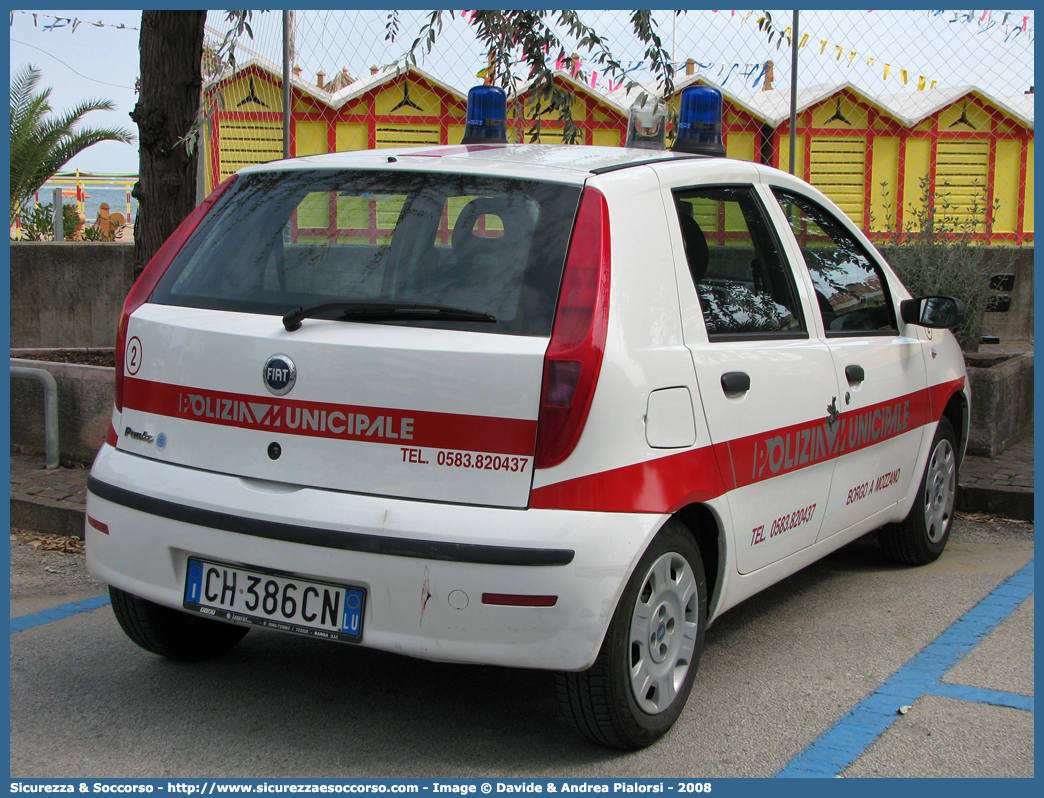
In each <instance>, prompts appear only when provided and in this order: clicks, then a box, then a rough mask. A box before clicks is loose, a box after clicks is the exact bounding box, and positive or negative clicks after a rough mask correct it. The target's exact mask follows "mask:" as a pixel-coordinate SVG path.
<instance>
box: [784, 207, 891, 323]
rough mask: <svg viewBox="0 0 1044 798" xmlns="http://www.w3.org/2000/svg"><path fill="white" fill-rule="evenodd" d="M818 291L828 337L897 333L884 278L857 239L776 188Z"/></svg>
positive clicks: (821, 212)
mask: <svg viewBox="0 0 1044 798" xmlns="http://www.w3.org/2000/svg"><path fill="white" fill-rule="evenodd" d="M773 192H774V193H775V195H776V199H777V200H778V201H779V204H780V205H781V206H782V208H783V212H784V213H785V214H786V216H787V219H788V220H789V221H790V226H791V228H792V229H793V231H794V237H795V238H796V239H797V242H798V246H799V247H801V254H802V255H803V256H804V258H805V265H806V266H807V267H808V271H809V273H810V274H811V276H812V283H813V285H814V286H815V291H816V302H817V304H818V305H819V311H820V313H821V314H822V316H823V326H824V327H825V328H826V331H827V335H828V336H831V335H835V336H836V335H866V334H867V333H880V334H888V333H895V332H896V330H897V328H896V324H895V313H894V311H893V309H892V302H891V299H890V297H889V295H888V285H887V283H886V281H885V279H884V274H883V273H882V272H881V269H880V267H878V266H877V264H875V263H874V262H873V261H872V260H870V257H869V256H868V255H867V253H866V250H864V249H863V247H862V246H861V245H860V244H859V242H858V241H857V240H856V239H855V237H854V236H853V235H852V234H851V233H849V232H848V231H847V230H846V229H845V228H844V227H843V226H842V224H841V223H840V222H839V221H838V220H837V219H835V218H834V216H833V215H831V214H830V213H829V212H828V211H827V210H826V209H824V208H822V207H820V206H819V205H817V204H816V203H815V202H813V201H812V200H810V199H808V198H807V197H805V196H802V195H800V194H795V193H792V192H789V191H784V190H783V189H780V188H774V189H773Z"/></svg>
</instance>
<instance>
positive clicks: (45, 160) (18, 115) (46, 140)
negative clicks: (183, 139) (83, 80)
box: [11, 65, 134, 224]
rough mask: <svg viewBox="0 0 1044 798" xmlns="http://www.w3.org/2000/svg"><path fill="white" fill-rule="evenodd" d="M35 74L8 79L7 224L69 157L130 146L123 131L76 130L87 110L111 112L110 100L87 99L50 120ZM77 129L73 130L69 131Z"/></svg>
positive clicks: (25, 70)
mask: <svg viewBox="0 0 1044 798" xmlns="http://www.w3.org/2000/svg"><path fill="white" fill-rule="evenodd" d="M39 82H40V70H38V69H36V68H35V67H33V66H32V65H28V66H23V67H22V68H21V69H20V70H19V71H18V74H16V75H15V76H14V77H13V78H12V80H11V223H12V224H13V223H14V218H15V216H17V215H18V214H19V213H20V212H21V210H22V209H23V208H24V207H26V205H28V204H29V201H30V199H31V198H32V196H33V194H35V193H36V192H37V191H38V190H39V188H40V186H42V185H43V184H44V183H46V182H47V181H48V180H49V179H50V178H52V177H53V176H54V175H55V174H56V173H57V172H58V170H59V169H61V168H62V167H63V166H64V165H65V164H66V163H67V162H68V161H69V160H70V159H71V158H72V157H73V156H74V155H76V154H77V153H78V152H80V151H81V150H84V149H86V148H87V147H90V146H91V145H92V144H97V143H98V142H99V141H120V142H123V143H125V144H129V143H131V141H133V140H134V137H133V136H132V135H131V134H130V133H129V132H128V131H126V130H123V129H122V128H115V127H113V128H79V124H80V121H81V118H82V117H83V116H84V115H85V114H88V113H90V112H91V111H111V110H113V109H114V108H115V107H116V105H115V103H113V102H112V100H87V101H85V102H82V103H80V104H79V105H77V106H76V107H75V108H73V109H72V110H71V111H66V112H65V113H64V114H60V115H58V116H51V105H50V102H49V101H50V97H51V88H50V87H48V88H46V89H44V90H43V91H39V92H38V91H37V90H36V85H37V84H38V83H39ZM74 128H77V129H74Z"/></svg>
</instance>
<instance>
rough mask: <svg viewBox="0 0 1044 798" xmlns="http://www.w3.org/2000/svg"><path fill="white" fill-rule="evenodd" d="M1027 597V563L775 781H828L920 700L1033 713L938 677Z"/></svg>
mask: <svg viewBox="0 0 1044 798" xmlns="http://www.w3.org/2000/svg"><path fill="white" fill-rule="evenodd" d="M1032 593H1033V561H1032V560H1030V562H1029V563H1028V564H1027V565H1026V566H1025V567H1024V568H1023V569H1022V570H1021V571H1019V572H1018V573H1016V574H1014V575H1013V576H1010V577H1009V578H1008V579H1006V580H1005V581H1004V582H1002V583H1001V584H1000V585H999V586H998V587H997V588H996V589H995V590H994V591H993V592H992V593H990V594H989V595H988V596H986V598H984V599H983V600H982V601H980V602H979V603H978V604H976V605H975V606H974V607H972V608H971V609H970V610H968V612H966V613H965V614H964V615H963V616H962V617H961V618H960V619H958V620H957V621H956V622H955V623H954V624H953V625H952V626H950V628H949V629H947V630H946V631H945V632H943V633H942V634H941V635H939V636H938V637H937V638H935V640H934V641H932V642H931V643H929V644H928V645H927V646H926V647H925V648H924V649H923V650H922V651H921V652H920V653H919V654H917V656H915V657H914V658H913V659H911V660H910V661H909V662H907V663H906V665H904V666H903V667H902V668H900V669H899V671H898V672H897V673H895V674H894V675H893V676H891V677H890V678H888V679H886V680H885V681H884V682H883V683H882V684H881V686H880V687H878V688H877V690H875V691H874V692H873V693H871V694H870V695H868V696H867V697H866V698H864V699H863V700H862V701H861V702H860V703H859V704H857V705H856V706H855V708H853V709H852V710H851V711H850V712H849V713H848V714H847V715H845V716H844V717H843V718H841V720H839V721H838V722H837V723H835V724H834V725H833V726H832V727H830V728H829V729H828V730H827V731H826V732H824V733H823V735H822V736H821V737H820V738H819V739H818V740H816V741H815V742H813V743H812V744H811V745H810V746H809V747H808V748H806V749H805V750H804V751H802V752H801V753H800V754H798V755H797V756H796V757H794V758H793V759H792V760H790V762H789V763H787V765H786V767H784V768H783V769H782V770H781V771H779V773H777V774H776V777H777V778H833V777H834V776H837V775H838V774H839V773H841V771H843V770H844V769H845V768H847V767H848V766H849V765H851V764H852V763H853V762H854V761H855V760H856V758H857V757H858V756H859V755H860V754H862V753H863V751H865V750H866V749H867V748H868V747H869V746H870V744H871V743H873V741H874V740H876V739H877V738H878V737H879V736H880V735H881V734H882V733H884V731H885V730H886V729H887V728H888V727H889V726H891V725H892V723H894V722H895V720H896V718H897V717H899V715H898V710H899V707H901V706H909V705H913V703H914V702H915V701H917V699H918V698H921V697H922V696H924V695H937V696H944V697H946V698H958V699H961V700H963V701H977V702H981V703H987V704H997V705H999V706H1009V707H1014V708H1016V709H1025V710H1028V711H1030V712H1032V711H1033V697H1032V696H1030V697H1027V696H1019V695H1015V694H1012V693H1002V692H999V691H995V690H984V689H980V688H973V687H965V686H963V685H954V684H948V683H945V682H943V681H941V680H942V678H943V677H944V676H945V675H946V674H947V672H949V670H950V669H951V668H953V666H954V665H956V664H957V663H958V662H960V661H961V660H962V659H963V658H964V657H965V656H967V655H968V654H969V653H970V652H971V651H972V650H973V649H974V648H975V647H976V646H977V645H978V644H979V643H980V642H982V640H983V639H984V638H985V637H986V635H988V634H989V633H990V632H992V631H993V630H994V628H996V627H997V625H998V624H1000V623H1001V621H1003V620H1004V619H1005V618H1007V617H1008V616H1009V615H1011V613H1012V612H1013V611H1014V610H1015V608H1016V607H1018V606H1019V605H1020V604H1021V603H1022V602H1023V601H1025V600H1026V599H1027V598H1029V596H1030V595H1031V594H1032Z"/></svg>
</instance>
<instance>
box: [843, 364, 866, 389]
mask: <svg viewBox="0 0 1044 798" xmlns="http://www.w3.org/2000/svg"><path fill="white" fill-rule="evenodd" d="M845 379H847V380H848V384H849V385H855V384H856V383H857V382H862V381H863V380H864V379H866V372H864V371H863V367H862V366H845Z"/></svg>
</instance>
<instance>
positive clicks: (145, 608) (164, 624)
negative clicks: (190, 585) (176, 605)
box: [109, 586, 250, 662]
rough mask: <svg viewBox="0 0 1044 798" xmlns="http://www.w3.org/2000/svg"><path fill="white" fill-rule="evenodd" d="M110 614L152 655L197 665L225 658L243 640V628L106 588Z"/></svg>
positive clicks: (245, 628)
mask: <svg viewBox="0 0 1044 798" xmlns="http://www.w3.org/2000/svg"><path fill="white" fill-rule="evenodd" d="M109 598H110V599H112V611H113V613H115V615H116V620H117V621H119V623H120V627H121V628H122V629H123V631H124V633H126V635H127V637H129V638H130V639H131V640H133V641H134V642H135V643H137V644H138V645H139V646H141V647H142V648H144V649H145V650H146V651H151V652H152V653H153V654H159V655H160V656H163V657H167V658H168V659H175V660H180V661H182V662H198V661H200V660H204V659H213V658H214V657H218V656H220V655H222V654H224V653H225V652H226V651H228V650H229V649H231V648H232V646H234V645H235V644H236V643H238V642H239V641H240V640H242V639H243V635H245V634H246V633H247V632H248V631H250V630H249V628H248V627H246V626H235V625H234V624H230V623H222V622H221V621H215V620H213V619H211V618H204V617H203V616H202V615H193V614H190V613H187V612H179V611H178V610H172V609H170V608H169V607H162V606H160V605H159V604H156V603H154V602H151V601H147V600H146V599H143V598H138V597H137V596H133V595H131V594H130V593H127V592H126V591H123V590H120V589H119V588H115V587H111V586H110V587H109Z"/></svg>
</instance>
